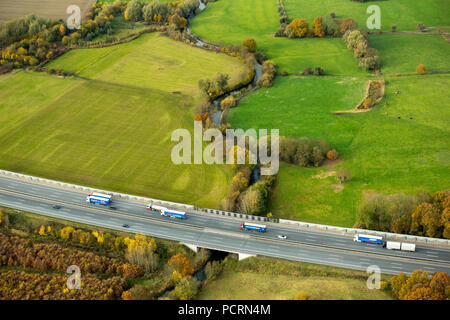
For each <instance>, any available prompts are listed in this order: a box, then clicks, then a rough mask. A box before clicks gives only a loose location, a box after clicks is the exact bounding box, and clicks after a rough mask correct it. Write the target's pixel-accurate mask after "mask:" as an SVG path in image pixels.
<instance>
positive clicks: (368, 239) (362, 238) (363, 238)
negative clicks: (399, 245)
mask: <svg viewBox="0 0 450 320" xmlns="http://www.w3.org/2000/svg"><path fill="white" fill-rule="evenodd" d="M353 241H356V242H365V243H375V244H383V237H379V236H371V235H368V234H355V236H354V237H353Z"/></svg>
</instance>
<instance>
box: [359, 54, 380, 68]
mask: <svg viewBox="0 0 450 320" xmlns="http://www.w3.org/2000/svg"><path fill="white" fill-rule="evenodd" d="M359 67H360V68H362V69H364V70H365V71H374V70H377V69H379V68H380V60H379V57H378V55H377V56H369V57H364V58H361V59H360V60H359Z"/></svg>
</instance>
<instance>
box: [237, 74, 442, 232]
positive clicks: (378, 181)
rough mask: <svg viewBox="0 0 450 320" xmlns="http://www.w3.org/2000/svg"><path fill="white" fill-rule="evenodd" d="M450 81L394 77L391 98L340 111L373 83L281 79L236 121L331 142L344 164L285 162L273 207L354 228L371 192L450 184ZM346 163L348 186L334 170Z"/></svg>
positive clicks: (244, 103)
mask: <svg viewBox="0 0 450 320" xmlns="http://www.w3.org/2000/svg"><path fill="white" fill-rule="evenodd" d="M449 84H450V76H449V75H433V76H426V77H421V76H415V77H400V78H389V79H388V83H387V88H386V96H385V100H384V102H382V103H381V104H380V105H378V106H376V107H375V109H374V110H372V111H370V112H367V113H360V114H348V115H346V116H334V115H332V114H331V113H332V112H333V111H338V110H348V109H352V108H353V107H354V106H355V104H356V103H357V102H358V101H359V100H360V99H361V98H362V96H363V93H364V86H365V80H362V79H359V78H348V77H347V78H341V77H322V78H313V77H310V78H307V77H306V78H305V77H286V78H279V79H278V80H277V81H276V83H275V86H274V87H273V88H270V89H262V90H260V91H258V92H257V93H255V94H254V95H251V96H248V97H246V98H244V99H243V100H241V102H240V104H239V107H238V108H235V109H233V110H232V112H231V113H230V116H229V121H230V122H231V124H232V127H234V128H244V129H245V128H250V127H253V128H268V129H269V128H280V134H282V135H293V136H297V137H301V136H309V137H313V138H321V139H324V140H326V141H328V142H329V143H330V144H331V147H332V148H336V149H337V150H338V152H339V153H340V157H341V160H343V162H338V163H335V164H334V165H328V166H324V167H322V168H301V167H298V166H295V165H289V164H285V163H282V164H281V166H280V171H279V176H278V182H277V186H276V188H275V190H274V194H273V196H272V199H271V200H272V203H271V210H272V212H274V213H276V215H277V216H279V217H282V218H288V219H296V220H302V221H311V222H316V223H327V224H332V225H340V226H351V225H353V223H354V221H355V212H356V209H357V206H358V204H359V201H360V199H361V197H362V194H363V192H364V191H365V190H377V191H378V192H382V193H397V192H405V193H413V192H418V191H420V190H424V191H429V192H433V191H437V190H442V189H446V188H448V181H449V180H450V170H448V169H449V166H450V152H449V150H450V142H449V141H450V130H449V129H448V126H446V122H447V120H448V119H449V117H450V112H449V110H448V108H442V106H444V105H448V104H449V103H450V95H449V94H448V90H447V89H446V88H448V86H449ZM397 91H398V92H399V94H398V95H396V94H394V93H395V92H397ZM398 116H400V117H401V119H398V118H397V117H398ZM410 117H412V118H413V119H412V120H410V119H409V118H410ZM270 119H276V120H275V121H273V120H270ZM343 167H345V168H348V169H349V170H350V171H351V173H352V180H351V181H350V182H348V183H346V184H345V185H344V187H343V188H342V187H341V186H339V185H337V184H336V181H335V177H334V176H333V174H334V173H335V171H336V170H337V169H339V168H343Z"/></svg>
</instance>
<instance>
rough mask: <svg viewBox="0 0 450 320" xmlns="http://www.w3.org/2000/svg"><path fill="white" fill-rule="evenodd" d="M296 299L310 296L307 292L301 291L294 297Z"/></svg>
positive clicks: (304, 298)
mask: <svg viewBox="0 0 450 320" xmlns="http://www.w3.org/2000/svg"><path fill="white" fill-rule="evenodd" d="M294 299H295V300H308V299H309V296H308V294H307V293H306V292H299V293H297V295H296V296H295V298H294Z"/></svg>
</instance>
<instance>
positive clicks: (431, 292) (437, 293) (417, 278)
mask: <svg viewBox="0 0 450 320" xmlns="http://www.w3.org/2000/svg"><path fill="white" fill-rule="evenodd" d="M391 288H392V295H393V296H394V298H396V299H399V300H448V299H450V276H449V275H448V274H447V273H446V272H436V273H434V274H433V277H432V278H431V279H430V276H429V274H428V272H427V271H423V270H415V271H413V272H412V273H411V276H410V277H409V278H408V277H407V276H406V275H405V274H404V273H400V274H399V275H398V276H394V277H392V278H391Z"/></svg>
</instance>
